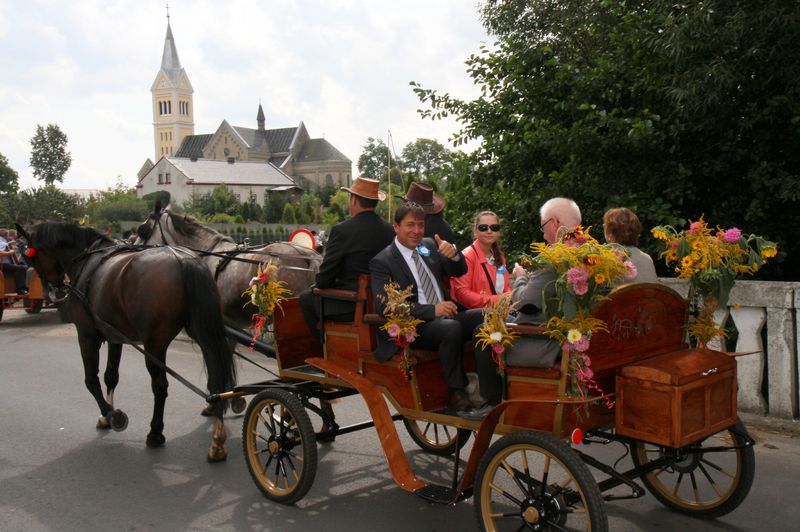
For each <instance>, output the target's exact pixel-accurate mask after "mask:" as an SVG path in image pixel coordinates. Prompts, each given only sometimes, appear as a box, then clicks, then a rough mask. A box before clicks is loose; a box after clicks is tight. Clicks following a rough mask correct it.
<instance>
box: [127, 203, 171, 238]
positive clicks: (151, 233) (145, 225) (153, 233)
mask: <svg viewBox="0 0 800 532" xmlns="http://www.w3.org/2000/svg"><path fill="white" fill-rule="evenodd" d="M167 212H168V208H166V209H165V208H163V207H162V206H161V200H160V199H159V200H156V204H155V206H154V207H153V212H151V213H150V214H149V215H148V217H147V219H146V220H145V221H144V222H142V224H141V225H140V226H139V227H137V228H136V236H137V237H138V238H137V239H136V242H134V244H137V245H146V244H166V242H164V241H163V230H160V231H159V230H158V229H159V228H160V227H161V217H162V215H164V214H166V213H167Z"/></svg>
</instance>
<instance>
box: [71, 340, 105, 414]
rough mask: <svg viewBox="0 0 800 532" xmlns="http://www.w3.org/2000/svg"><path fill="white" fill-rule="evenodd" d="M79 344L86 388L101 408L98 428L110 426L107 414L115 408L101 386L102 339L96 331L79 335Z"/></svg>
mask: <svg viewBox="0 0 800 532" xmlns="http://www.w3.org/2000/svg"><path fill="white" fill-rule="evenodd" d="M78 344H79V345H80V348H81V359H82V360H83V383H84V384H85V385H86V389H87V390H89V393H91V394H92V397H94V400H95V401H96V402H97V406H98V407H99V408H100V419H98V420H97V428H98V429H106V428H108V423H107V422H106V415H107V414H108V413H109V412H110V411H111V410H113V407H112V406H111V405H110V404H108V402H107V401H106V400H105V398H104V397H103V388H102V387H101V386H100V378H99V377H98V373H99V372H100V341H99V340H98V339H97V336H96V335H95V333H94V331H91V332H90V333H82V334H79V335H78Z"/></svg>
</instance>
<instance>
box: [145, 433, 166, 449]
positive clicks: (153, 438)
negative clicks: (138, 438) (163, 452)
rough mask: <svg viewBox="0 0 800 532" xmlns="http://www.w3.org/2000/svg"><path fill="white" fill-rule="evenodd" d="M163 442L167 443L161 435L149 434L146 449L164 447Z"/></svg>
mask: <svg viewBox="0 0 800 532" xmlns="http://www.w3.org/2000/svg"><path fill="white" fill-rule="evenodd" d="M165 441H167V439H166V438H165V437H164V435H163V434H153V433H150V434H148V435H147V446H148V447H152V448H155V447H161V446H162V445H164V442H165Z"/></svg>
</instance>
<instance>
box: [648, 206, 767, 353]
mask: <svg viewBox="0 0 800 532" xmlns="http://www.w3.org/2000/svg"><path fill="white" fill-rule="evenodd" d="M651 232H652V234H653V236H654V237H655V238H656V239H658V240H660V241H662V242H663V243H664V245H665V247H666V249H665V250H664V251H663V252H662V253H661V255H660V256H661V257H662V258H663V259H664V261H665V263H666V264H667V266H673V265H674V270H675V273H676V274H678V277H679V278H681V279H688V281H689V296H688V298H689V301H690V303H691V304H692V306H693V315H692V316H691V317H690V320H689V325H688V327H687V331H688V333H689V336H690V337H692V338H693V339H695V341H696V342H697V343H698V345H701V346H703V345H705V344H707V343H708V342H709V341H710V340H711V339H713V338H716V337H722V338H726V337H727V332H726V331H725V329H724V327H722V326H719V325H717V324H716V323H715V321H714V312H715V311H716V310H717V309H718V308H720V307H725V306H727V304H728V298H729V296H730V291H731V289H732V288H733V283H734V281H735V280H736V277H738V276H740V275H752V274H754V273H755V272H757V271H758V269H759V268H760V267H761V266H762V265H763V264H764V262H766V261H767V260H769V259H771V258H773V257H775V256H776V255H777V254H778V246H777V245H776V244H775V242H770V241H769V240H766V239H764V238H762V237H760V236H757V235H753V234H751V235H749V236H745V235H744V234H742V231H741V230H740V229H739V228H737V227H731V228H729V229H723V228H721V227H717V228H716V229H712V228H711V227H709V226H708V224H707V223H706V221H705V220H704V219H703V217H702V216H701V217H700V219H699V220H697V221H691V220H690V222H689V227H688V228H687V229H684V230H683V231H677V230H676V229H675V228H674V227H672V226H669V225H660V226H657V227H654V228H653V229H652V231H651Z"/></svg>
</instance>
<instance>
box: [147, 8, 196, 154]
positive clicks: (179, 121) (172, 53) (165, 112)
mask: <svg viewBox="0 0 800 532" xmlns="http://www.w3.org/2000/svg"><path fill="white" fill-rule="evenodd" d="M150 92H151V93H152V95H153V133H154V140H155V148H156V151H155V160H156V161H158V160H159V159H160V158H161V157H166V156H171V155H174V154H175V152H176V151H178V148H179V147H180V145H181V142H182V141H183V139H184V137H186V136H188V135H194V104H193V102H192V93H194V89H193V88H192V84H191V83H189V77H188V76H187V75H186V71H184V70H183V68H182V67H181V62H180V59H178V50H177V49H176V48H175V39H173V37H172V28H170V25H169V13H168V14H167V37H166V39H164V53H163V54H162V56H161V69H160V70H159V71H158V75H156V79H155V81H154V82H153V85H152V86H151V87H150Z"/></svg>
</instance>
